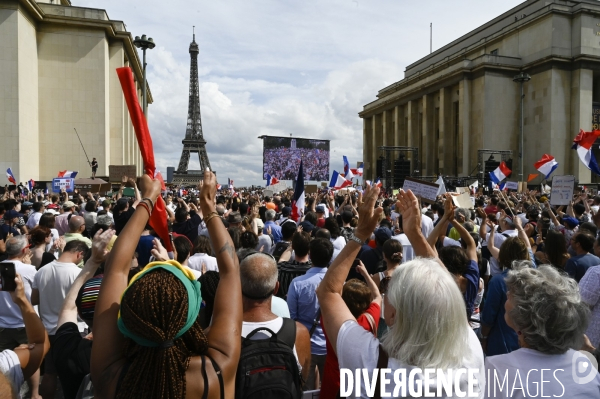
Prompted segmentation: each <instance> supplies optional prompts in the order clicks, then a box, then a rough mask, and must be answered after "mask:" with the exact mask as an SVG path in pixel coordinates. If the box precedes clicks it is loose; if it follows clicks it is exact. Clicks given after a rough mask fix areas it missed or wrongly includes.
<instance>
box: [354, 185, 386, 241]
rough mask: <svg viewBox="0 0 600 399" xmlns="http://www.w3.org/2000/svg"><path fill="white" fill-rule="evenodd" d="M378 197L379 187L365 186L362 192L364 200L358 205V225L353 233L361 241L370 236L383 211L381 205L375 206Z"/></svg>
mask: <svg viewBox="0 0 600 399" xmlns="http://www.w3.org/2000/svg"><path fill="white" fill-rule="evenodd" d="M378 197H379V187H369V186H367V188H366V190H365V193H364V202H363V203H362V204H361V205H360V206H359V207H358V226H357V227H356V230H355V233H354V234H355V235H356V237H358V238H360V239H361V240H363V241H366V240H367V239H368V238H369V237H371V234H372V233H373V231H374V230H375V227H376V226H377V223H379V217H380V216H381V213H382V212H383V208H382V207H377V208H375V203H376V202H377V198H378Z"/></svg>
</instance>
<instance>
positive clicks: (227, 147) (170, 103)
mask: <svg viewBox="0 0 600 399" xmlns="http://www.w3.org/2000/svg"><path fill="white" fill-rule="evenodd" d="M73 3H74V4H73V5H75V6H83V7H96V8H100V7H102V8H104V9H106V10H107V12H108V14H109V16H110V17H111V18H113V19H120V20H123V21H124V22H125V23H126V24H127V29H128V30H129V31H130V32H132V34H133V35H140V34H142V33H146V34H148V35H149V36H151V37H153V38H154V40H155V41H156V43H157V47H156V48H155V49H154V50H152V51H150V52H149V53H148V63H149V70H148V79H149V82H150V87H151V90H152V94H153V97H154V104H152V105H150V107H149V114H150V117H149V125H150V131H151V133H152V136H153V139H154V145H155V152H156V158H157V163H158V166H159V167H160V169H161V170H165V169H166V166H175V167H177V164H178V163H179V156H180V154H181V149H182V145H181V140H182V139H183V138H184V135H185V127H186V117H187V108H188V83H189V53H188V46H189V42H190V41H191V26H192V25H195V26H196V41H197V42H198V44H199V48H200V54H199V58H198V62H199V75H200V83H201V87H200V100H201V112H202V123H203V130H204V135H205V139H206V140H207V142H208V145H207V149H208V155H209V159H210V162H211V166H212V167H213V169H215V170H216V171H217V172H218V174H219V178H220V180H221V181H224V179H227V177H231V178H233V179H234V180H235V181H236V185H245V184H261V183H264V182H263V181H262V142H261V141H260V140H258V139H257V137H258V136H260V135H288V134H289V133H293V134H294V136H297V137H311V138H313V137H314V138H323V139H330V140H332V142H331V144H332V155H331V169H334V168H335V169H339V168H341V157H342V155H347V156H348V157H349V158H350V161H351V162H355V161H359V160H361V158H362V120H361V119H360V118H359V117H358V115H357V113H358V112H359V111H360V110H362V107H363V105H364V104H367V103H369V102H371V101H373V100H375V99H376V97H375V96H376V94H377V91H378V90H380V89H381V88H383V87H385V86H387V85H389V84H391V83H393V82H395V81H398V80H400V79H402V78H403V76H404V73H403V71H404V68H405V67H406V65H408V64H410V63H413V62H415V61H417V60H418V59H419V58H421V57H423V56H425V55H427V54H428V53H429V23H430V22H433V23H434V49H435V48H439V47H441V46H443V45H445V44H447V43H448V42H450V41H452V40H454V39H456V38H458V37H460V36H461V35H464V34H466V33H467V32H468V31H470V30H472V29H475V28H476V27H478V26H479V25H481V24H483V23H485V22H487V21H489V20H491V19H492V18H494V17H496V16H498V15H500V14H501V13H503V12H505V11H507V10H508V9H510V8H511V7H513V6H515V5H517V4H519V3H520V1H518V0H505V1H499V0H493V1H492V0H490V1H488V2H486V4H485V7H482V6H481V4H482V3H481V2H475V1H473V0H455V1H452V2H445V1H440V0H422V1H419V2H405V1H397V0H369V1H366V0H321V1H317V0H304V1H302V2H298V1H294V2H282V1H278V0H254V1H247V0H246V1H244V0H229V1H221V2H208V1H205V0H200V1H196V2H189V1H183V0H171V1H169V2H167V3H165V2H164V1H157V0H149V1H144V2H142V1H139V0H134V1H126V2H124V1H117V0H105V1H103V2H99V1H98V0H78V1H77V0H73ZM466 10H468V12H467V11H466ZM194 164H196V165H197V164H198V162H197V161H195V162H194ZM192 165H193V164H192Z"/></svg>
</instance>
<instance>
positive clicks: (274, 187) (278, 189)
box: [268, 182, 287, 193]
mask: <svg viewBox="0 0 600 399" xmlns="http://www.w3.org/2000/svg"><path fill="white" fill-rule="evenodd" d="M286 188H287V184H285V182H279V183H275V184H271V185H270V186H269V187H268V189H269V190H273V192H274V193H280V192H282V191H285V189H286Z"/></svg>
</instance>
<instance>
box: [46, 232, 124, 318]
mask: <svg viewBox="0 0 600 399" xmlns="http://www.w3.org/2000/svg"><path fill="white" fill-rule="evenodd" d="M114 235H115V231H114V230H107V231H105V232H102V229H100V230H98V232H96V235H94V240H93V241H92V257H91V258H90V259H88V261H87V262H85V266H84V267H83V269H82V270H81V272H79V275H78V276H77V278H76V279H75V281H74V282H73V284H72V285H71V288H69V292H68V293H67V296H66V297H65V301H64V302H63V306H62V309H61V310H60V313H59V314H58V323H57V325H56V326H57V328H60V326H62V325H63V324H65V323H69V322H71V323H77V306H76V305H75V299H76V298H77V294H78V293H79V290H80V289H81V287H82V286H83V284H85V282H86V281H88V280H89V279H91V278H92V277H94V273H95V272H96V270H98V267H100V265H101V264H102V262H104V259H105V258H106V254H107V253H108V251H107V250H106V247H107V246H108V243H109V242H110V240H111V238H112V236H114Z"/></svg>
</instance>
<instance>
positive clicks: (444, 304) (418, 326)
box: [382, 258, 471, 369]
mask: <svg viewBox="0 0 600 399" xmlns="http://www.w3.org/2000/svg"><path fill="white" fill-rule="evenodd" d="M387 296H388V299H389V302H390V304H391V305H392V306H393V307H394V309H395V310H396V316H395V320H394V325H393V326H392V327H391V328H390V330H389V331H388V333H387V334H386V335H385V336H384V337H383V338H382V345H383V347H384V349H385V350H386V352H387V353H388V355H389V356H390V357H393V358H394V359H397V360H398V361H400V362H402V363H405V364H409V365H412V366H416V367H420V368H423V369H424V368H440V369H448V368H457V367H461V366H462V365H463V363H464V359H465V358H467V357H469V354H470V353H471V349H470V347H469V325H468V323H467V311H466V308H465V302H464V299H463V296H462V295H461V293H460V291H459V289H458V286H457V285H456V282H455V281H454V278H453V277H452V275H451V274H450V273H449V272H448V271H447V270H446V269H445V268H444V267H443V266H442V265H441V264H439V263H438V262H437V261H435V260H433V259H426V258H416V259H414V260H412V261H410V262H407V263H406V264H404V265H403V267H400V268H397V269H396V271H395V272H394V274H393V275H392V278H391V280H390V283H389V286H388V289H387Z"/></svg>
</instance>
